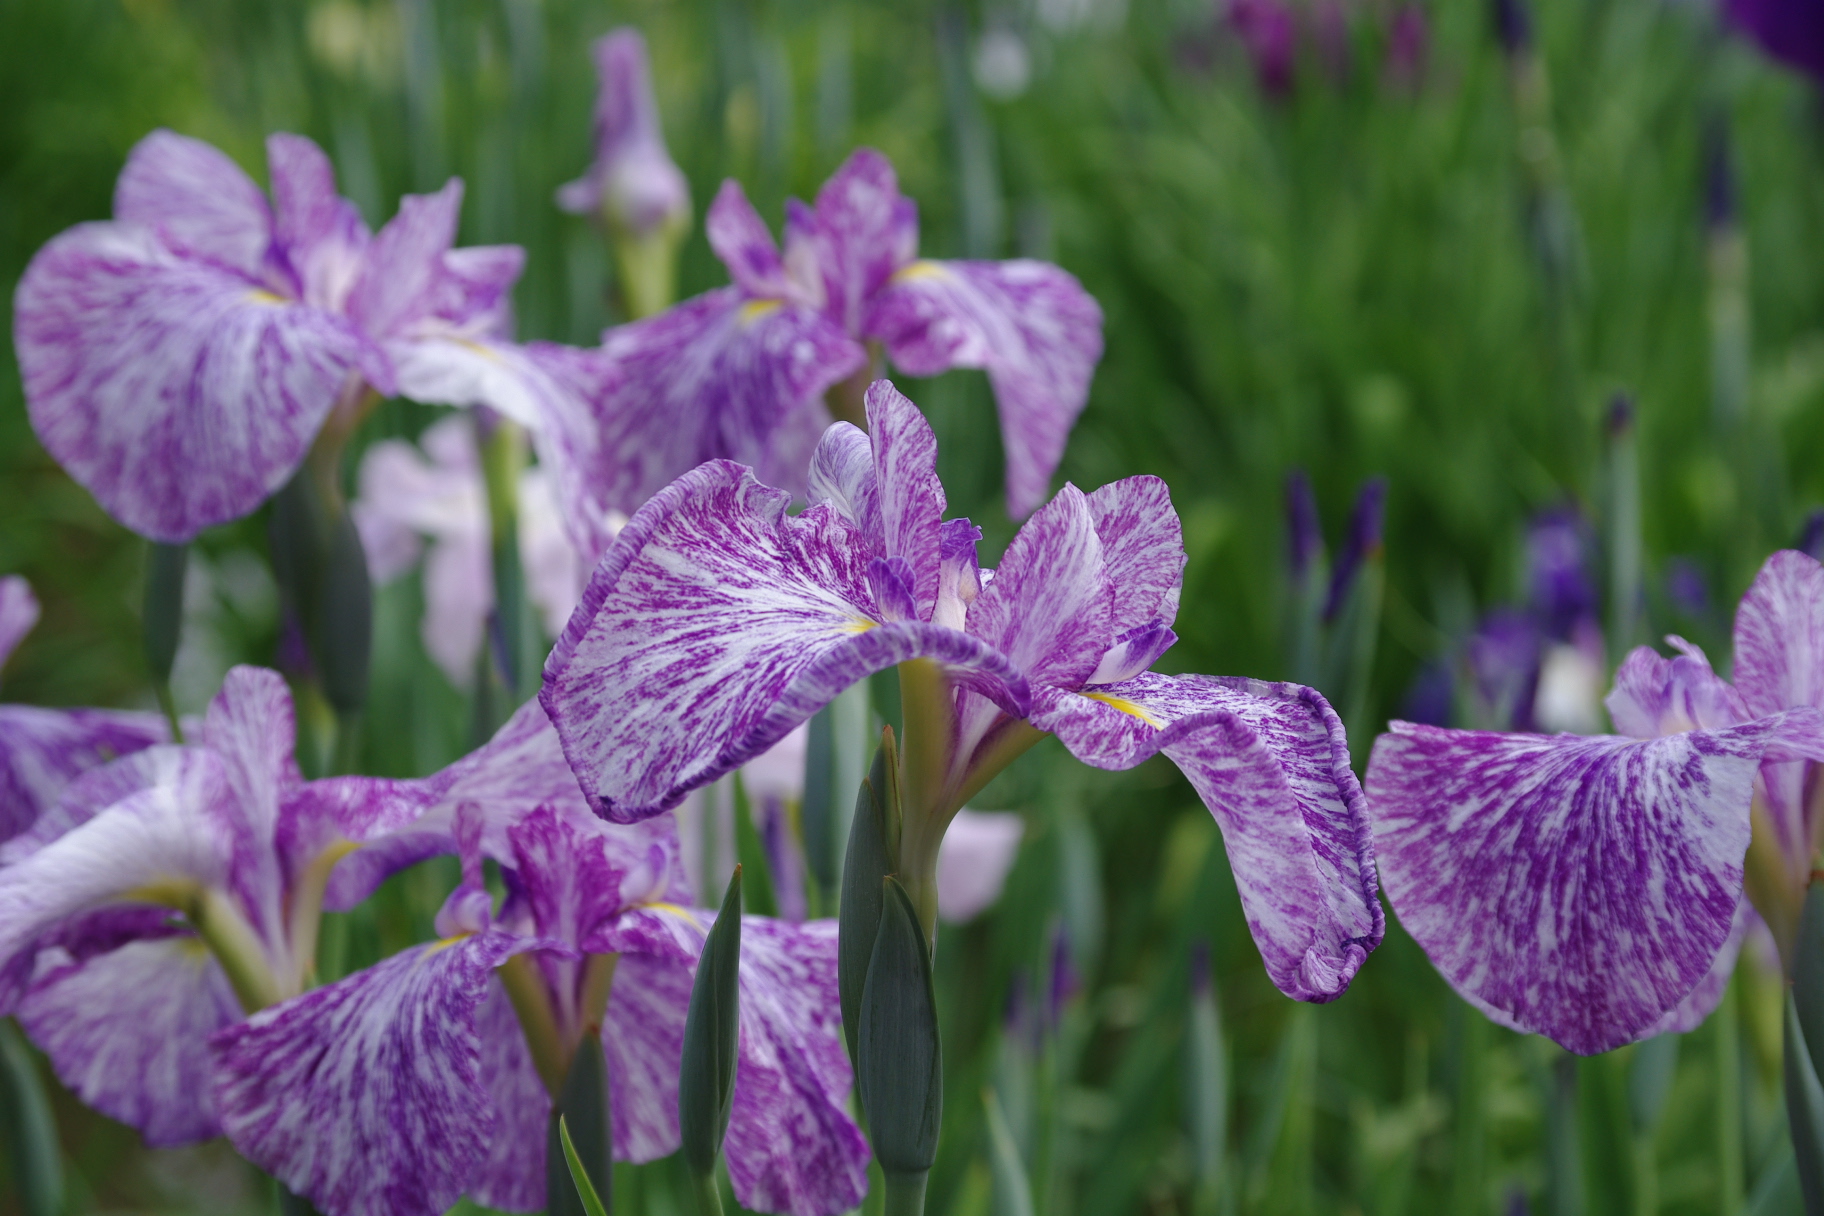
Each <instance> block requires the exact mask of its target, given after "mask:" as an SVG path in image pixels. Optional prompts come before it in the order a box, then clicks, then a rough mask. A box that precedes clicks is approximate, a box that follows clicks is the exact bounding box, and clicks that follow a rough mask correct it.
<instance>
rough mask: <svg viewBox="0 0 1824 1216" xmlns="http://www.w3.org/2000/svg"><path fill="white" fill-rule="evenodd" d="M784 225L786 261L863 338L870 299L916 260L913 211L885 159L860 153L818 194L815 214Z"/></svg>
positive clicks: (839, 319) (828, 309) (827, 307)
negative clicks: (806, 274)
mask: <svg viewBox="0 0 1824 1216" xmlns="http://www.w3.org/2000/svg"><path fill="white" fill-rule="evenodd" d="M793 218H794V220H795V221H796V222H793V223H790V224H788V226H787V232H786V261H787V262H788V263H789V264H790V265H792V266H793V268H794V269H796V268H797V267H798V265H799V264H800V263H801V262H802V263H803V264H804V265H805V267H806V268H807V270H810V271H812V272H813V273H816V274H817V275H818V276H819V277H820V278H821V279H822V294H823V297H824V310H825V312H827V313H828V314H829V316H830V317H831V318H832V319H833V320H834V321H835V322H836V323H837V324H838V325H840V326H842V328H843V331H844V332H845V333H849V334H854V335H858V336H859V335H861V334H862V332H863V325H864V322H865V320H866V317H867V311H868V304H869V301H870V300H872V299H873V298H874V296H875V295H876V294H877V293H878V292H879V291H880V290H881V289H882V288H883V287H885V286H886V285H887V281H888V280H889V279H890V278H891V277H892V275H893V272H894V271H896V270H898V269H899V268H900V267H901V266H904V265H905V264H906V263H907V262H910V261H911V260H912V259H913V258H915V257H917V256H918V207H917V205H916V204H915V203H913V201H912V200H911V199H909V198H906V197H904V196H903V195H901V194H900V192H899V178H898V177H897V175H895V173H894V172H893V165H892V163H891V162H890V161H888V160H887V158H886V157H884V156H882V155H881V154H880V153H878V152H876V151H874V149H872V148H858V149H856V150H855V151H854V152H853V153H851V154H850V156H849V159H848V160H846V161H844V162H843V163H842V167H841V168H839V169H837V170H836V172H835V173H833V174H831V175H830V179H829V180H828V181H826V182H825V183H823V186H822V188H821V189H819V190H818V191H817V207H816V210H815V212H813V213H810V214H808V215H807V214H804V213H803V212H800V213H799V214H798V215H797V216H794V217H793Z"/></svg>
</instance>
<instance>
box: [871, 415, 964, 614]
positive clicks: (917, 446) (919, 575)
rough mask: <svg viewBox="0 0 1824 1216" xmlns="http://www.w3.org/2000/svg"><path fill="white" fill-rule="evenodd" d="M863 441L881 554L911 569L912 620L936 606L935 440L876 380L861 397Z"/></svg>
mask: <svg viewBox="0 0 1824 1216" xmlns="http://www.w3.org/2000/svg"><path fill="white" fill-rule="evenodd" d="M867 411H868V436H869V439H870V440H871V441H872V444H873V449H874V470H875V482H876V486H877V493H878V496H879V502H880V524H881V542H882V552H883V553H884V554H885V556H887V557H889V558H896V559H899V560H902V561H904V562H906V563H907V564H908V565H909V566H910V567H911V572H912V582H911V588H912V592H913V596H914V598H915V600H916V601H917V604H918V618H919V619H920V620H925V621H928V620H930V619H931V613H932V610H933V608H934V607H935V606H936V603H937V583H938V572H939V571H938V568H939V565H940V550H941V545H940V536H941V525H942V523H943V518H944V506H945V502H944V485H943V483H942V482H941V481H939V480H938V479H937V436H936V435H935V434H933V433H932V431H931V424H930V423H928V422H926V421H925V416H924V415H923V414H921V413H919V412H918V407H917V406H915V405H913V404H912V403H911V402H910V401H908V400H906V397H905V395H904V394H903V393H901V392H900V391H899V390H898V389H896V388H894V387H893V385H892V384H891V383H889V382H888V381H885V380H876V381H875V382H874V383H873V384H871V385H869V386H868V393H867Z"/></svg>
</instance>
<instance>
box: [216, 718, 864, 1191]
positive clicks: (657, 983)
mask: <svg viewBox="0 0 1824 1216" xmlns="http://www.w3.org/2000/svg"><path fill="white" fill-rule="evenodd" d="M457 771H458V776H457V777H456V778H455V779H452V778H451V776H449V775H447V774H446V775H443V776H441V777H438V778H429V779H426V780H424V781H419V782H402V783H397V784H396V785H395V786H394V788H393V790H392V792H391V794H390V796H388V797H385V798H382V799H380V801H381V802H383V803H384V804H385V805H386V806H387V808H388V809H387V810H386V811H385V812H384V813H383V815H382V817H383V818H385V819H387V820H389V821H397V822H401V823H405V824H409V826H408V827H405V828H402V829H401V830H399V831H397V832H395V833H394V834H393V835H392V836H390V837H389V838H388V839H386V840H384V841H381V842H379V843H378V844H377V845H376V846H375V847H372V848H369V849H365V850H362V851H360V852H356V853H354V854H353V855H352V856H350V857H349V859H348V860H347V861H345V862H344V863H343V867H344V868H343V869H341V870H339V871H338V873H337V875H336V876H335V879H334V881H333V883H332V886H331V891H330V899H331V902H332V903H334V904H338V905H340V904H344V903H349V902H354V901H356V900H358V899H360V898H362V897H363V896H364V895H365V894H366V892H367V891H369V890H371V888H372V887H373V886H374V885H375V884H377V883H378V882H379V881H380V879H381V878H383V877H384V876H385V875H386V874H387V873H390V872H391V871H392V870H394V869H396V868H397V867H399V866H400V865H403V864H407V863H409V862H410V861H413V860H416V859H418V858H420V857H423V856H426V855H428V854H431V853H439V852H447V853H457V854H460V855H461V857H462V860H463V872H464V881H463V884H462V885H461V886H460V887H459V888H458V889H457V890H456V891H455V892H454V893H453V894H452V895H451V896H450V898H449V900H448V901H447V902H446V904H445V906H444V909H443V911H442V912H441V913H440V914H439V917H438V922H437V926H438V932H439V933H440V934H442V935H443V937H442V940H441V941H438V942H436V943H433V944H430V945H426V946H421V947H417V948H414V949H411V950H407V951H404V952H402V953H400V954H398V955H395V956H393V957H392V958H389V959H387V960H385V961H384V962H382V963H380V964H378V965H377V966H375V967H372V968H369V969H368V970H366V971H362V972H359V973H357V974H355V975H352V976H350V977H348V978H347V979H345V980H342V981H341V982H339V983H336V984H331V985H329V986H327V987H324V988H319V989H316V990H315V991H312V992H308V993H305V994H303V995H302V996H298V997H296V998H294V999H292V1000H288V1001H286V1002H284V1003H282V1004H277V1005H274V1006H272V1007H271V1008H268V1009H266V1010H264V1011H263V1012H260V1013H257V1014H255V1015H254V1016H252V1017H251V1018H249V1019H247V1020H246V1021H245V1022H242V1023H240V1024H239V1025H236V1026H234V1027H233V1028H231V1029H229V1030H226V1031H224V1032H223V1033H221V1034H220V1035H218V1036H217V1037H216V1038H215V1040H214V1047H215V1052H216V1059H217V1063H216V1073H215V1077H216V1080H215V1091H214V1092H215V1100H216V1102H217V1104H218V1106H219V1109H220V1110H221V1112H222V1115H221V1117H222V1124H223V1127H224V1129H225V1130H226V1131H227V1133H228V1135H229V1137H230V1138H231V1139H232V1140H233V1141H234V1143H235V1144H236V1146H237V1147H238V1148H240V1149H241V1151H242V1152H243V1153H245V1154H246V1155H247V1156H248V1158H249V1159H251V1160H252V1161H254V1162H255V1163H256V1164H258V1165H260V1166H262V1167H263V1168H265V1169H267V1170H270V1171H271V1172H272V1173H273V1174H274V1175H276V1176H277V1177H278V1178H279V1179H280V1180H281V1181H283V1182H284V1183H285V1184H286V1185H287V1186H288V1187H290V1188H291V1189H292V1190H293V1191H294V1192H296V1193H297V1194H300V1195H303V1196H305V1197H307V1198H309V1199H310V1200H311V1201H312V1202H313V1203H314V1204H315V1205H316V1206H317V1207H318V1208H319V1209H321V1210H322V1211H323V1212H324V1213H325V1214H326V1216H365V1214H368V1213H372V1214H374V1216H379V1214H380V1213H386V1214H387V1216H393V1214H407V1216H409V1214H413V1213H423V1214H425V1216H430V1214H433V1213H437V1212H441V1211H443V1210H444V1209H446V1208H447V1207H448V1206H449V1205H450V1204H451V1203H453V1202H454V1201H455V1200H456V1199H457V1197H459V1196H460V1195H462V1194H464V1193H467V1194H470V1195H472V1196H473V1197H474V1198H475V1199H477V1200H478V1201H480V1202H482V1203H485V1204H487V1205H489V1206H492V1207H498V1208H505V1209H507V1210H511V1211H535V1210H537V1209H540V1208H542V1207H544V1206H545V1200H546V1196H545V1151H546V1149H545V1146H546V1136H547V1132H548V1126H547V1125H548V1123H549V1119H550V1114H551V1095H552V1094H554V1093H556V1092H558V1091H559V1089H560V1088H561V1085H562V1082H563V1079H564V1077H565V1074H566V1072H567V1070H568V1068H569V1064H570V1060H571V1058H572V1056H573V1055H574V1053H575V1051H576V1048H577V1045H578V1044H579V1042H580V1041H581V1039H582V1037H583V1036H584V1035H586V1034H599V1035H601V1037H602V1043H603V1047H604V1049H605V1052H606V1055H607V1058H608V1062H609V1076H610V1086H611V1095H612V1097H611V1101H612V1104H613V1111H612V1119H613V1136H614V1152H615V1156H616V1157H617V1158H620V1159H622V1160H629V1161H650V1160H653V1159H655V1158H658V1157H662V1156H665V1155H666V1154H669V1153H671V1152H673V1151H675V1150H676V1149H677V1147H678V1144H679V1132H678V1123H677V1109H678V1097H677V1088H678V1068H679V1060H680V1059H681V1055H682V1051H683V1034H684V1019H685V1014H686V1011H687V1009H688V1007H689V1001H690V989H691V982H692V973H693V971H694V968H695V963H696V958H697V955H698V954H699V953H700V952H701V949H702V946H703V941H704V938H705V935H706V933H707V931H708V929H709V927H710V925H711V924H713V923H714V920H715V913H714V912H711V911H706V910H702V909H693V908H691V907H690V892H689V890H688V888H687V887H686V886H685V885H684V883H683V871H682V868H681V867H680V865H679V860H678V852H679V850H678V841H677V832H676V828H675V826H674V823H673V820H672V819H671V817H670V816H664V817H662V818H658V819H652V820H648V821H646V822H644V823H642V824H639V825H635V826H624V825H616V824H607V823H604V822H602V821H601V820H600V819H598V818H597V817H596V816H595V815H593V814H591V813H590V811H589V808H588V806H587V804H586V803H585V802H584V801H583V798H582V796H581V793H580V792H579V791H578V789H577V787H576V779H575V777H574V776H573V775H572V774H571V772H570V770H569V768H568V766H567V765H566V764H565V762H564V758H563V754H562V752H561V750H560V749H559V747H558V744H557V739H556V736H555V734H554V733H553V732H552V730H551V728H550V726H549V724H548V723H547V721H546V719H545V716H544V712H543V711H542V710H541V709H540V708H539V706H538V705H537V704H536V703H532V704H530V705H528V706H526V707H525V708H524V709H522V710H521V711H520V713H519V714H518V715H517V716H516V717H515V718H514V719H513V720H512V721H511V722H509V723H508V724H507V726H505V727H503V728H502V730H501V733H500V735H499V736H497V737H496V739H495V741H494V742H493V743H491V744H490V745H489V746H488V747H487V748H484V749H483V750H482V751H481V752H478V753H476V754H475V755H474V756H471V757H469V758H468V759H467V760H465V761H463V762H462V763H461V764H460V765H459V766H458V770H457ZM509 790H510V791H511V793H510V796H507V797H500V796H498V795H500V794H504V793H506V792H507V791H509ZM330 792H331V794H332V795H333V794H334V792H335V791H334V790H333V789H332V790H331V791H330ZM362 793H363V796H366V793H365V791H362ZM332 800H333V799H332ZM484 858H486V859H490V860H493V861H495V862H497V863H498V864H499V865H500V867H501V873H502V876H503V878H504V880H505V884H506V888H507V896H506V900H505V903H504V904H503V905H502V906H501V908H500V909H499V911H498V913H496V912H495V910H494V907H493V900H492V899H491V897H490V896H489V894H488V892H487V891H486V890H485V888H484V887H483V886H482V881H481V865H482V861H483V859H484ZM835 930H836V927H835V924H834V922H831V921H818V922H812V923H809V924H805V925H790V924H786V923H784V922H781V921H774V920H768V919H764V918H760V917H748V918H745V920H744V922H743V925H742V959H741V970H740V982H741V1040H740V1053H741V1054H740V1063H739V1067H738V1070H737V1073H736V1081H735V1091H734V1104H733V1108H732V1116H731V1119H730V1123H729V1130H728V1138H727V1142H726V1152H727V1159H728V1168H729V1177H730V1180H731V1181H732V1182H733V1184H734V1188H735V1193H736V1195H737V1196H739V1197H740V1199H741V1202H742V1203H743V1205H745V1206H746V1207H748V1208H750V1209H757V1210H760V1211H775V1212H790V1213H795V1214H796V1216H827V1214H830V1213H835V1212H841V1211H847V1210H849V1209H850V1208H853V1207H855V1206H856V1205H857V1204H859V1203H860V1201H861V1198H862V1195H863V1194H864V1193H865V1191H866V1189H867V1184H866V1170H867V1160H868V1150H867V1145H866V1142H865V1141H864V1140H863V1139H862V1136H861V1133H860V1131H859V1130H858V1129H857V1128H856V1127H855V1125H854V1123H853V1122H852V1121H851V1120H850V1119H849V1117H848V1115H847V1113H846V1111H845V1106H844V1104H845V1101H846V1098H847V1094H848V1090H849V1086H850V1081H851V1077H850V1071H849V1064H848V1059H847V1056H846V1054H845V1052H844V1048H843V1046H842V1040H841V1037H840V1031H839V1024H838V1020H837V1019H838V1014H837V1012H836V1009H837V1005H838V1002H837V1000H836V931H835Z"/></svg>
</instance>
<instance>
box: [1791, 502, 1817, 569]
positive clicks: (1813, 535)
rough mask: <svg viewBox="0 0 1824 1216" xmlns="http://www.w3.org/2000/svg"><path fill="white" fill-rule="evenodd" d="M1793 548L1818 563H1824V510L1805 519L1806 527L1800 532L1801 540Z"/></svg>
mask: <svg viewBox="0 0 1824 1216" xmlns="http://www.w3.org/2000/svg"><path fill="white" fill-rule="evenodd" d="M1792 547H1793V548H1795V549H1797V550H1798V551H1799V552H1800V553H1804V554H1808V555H1810V556H1811V557H1813V558H1815V559H1816V560H1818V561H1824V508H1820V509H1818V510H1816V511H1813V512H1812V513H1811V514H1810V515H1807V516H1806V517H1805V527H1804V528H1803V529H1802V530H1801V531H1800V532H1799V539H1798V541H1797V542H1796V543H1795V544H1794V545H1793V546H1792Z"/></svg>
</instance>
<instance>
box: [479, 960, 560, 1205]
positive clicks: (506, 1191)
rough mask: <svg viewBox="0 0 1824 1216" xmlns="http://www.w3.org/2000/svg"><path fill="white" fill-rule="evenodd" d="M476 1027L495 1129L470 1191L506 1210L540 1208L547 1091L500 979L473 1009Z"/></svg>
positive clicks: (548, 1105)
mask: <svg viewBox="0 0 1824 1216" xmlns="http://www.w3.org/2000/svg"><path fill="white" fill-rule="evenodd" d="M475 1031H476V1033H477V1034H478V1035H479V1036H480V1038H481V1086H482V1088H483V1089H485V1090H486V1091H487V1093H488V1098H489V1101H490V1102H491V1103H492V1105H493V1107H494V1116H495V1118H494V1134H493V1135H492V1136H490V1137H488V1143H487V1154H486V1157H485V1158H484V1160H483V1161H482V1163H481V1165H480V1166H479V1167H477V1169H476V1172H475V1174H474V1177H473V1179H472V1180H471V1181H470V1183H469V1196H470V1197H471V1198H473V1199H474V1200H475V1201H476V1202H477V1203H482V1204H486V1205H487V1206H488V1207H491V1208H503V1209H505V1210H506V1211H509V1212H536V1211H539V1210H540V1209H542V1208H543V1207H544V1206H545V1132H546V1124H547V1123H549V1121H550V1119H551V1095H550V1094H548V1093H546V1092H545V1083H544V1082H543V1081H541V1080H539V1078H538V1071H537V1069H535V1068H534V1067H533V1066H532V1052H531V1050H530V1049H529V1048H528V1047H527V1046H526V1035H525V1032H524V1031H523V1030H521V1029H520V1025H519V1015H518V1014H516V1013H514V1012H513V1002H512V1001H510V1000H509V999H507V990H506V989H505V988H502V987H501V986H500V983H499V981H495V982H494V983H491V984H489V985H488V994H487V995H486V996H485V997H483V998H482V1001H481V1007H480V1008H479V1009H477V1010H476V1011H475Z"/></svg>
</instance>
